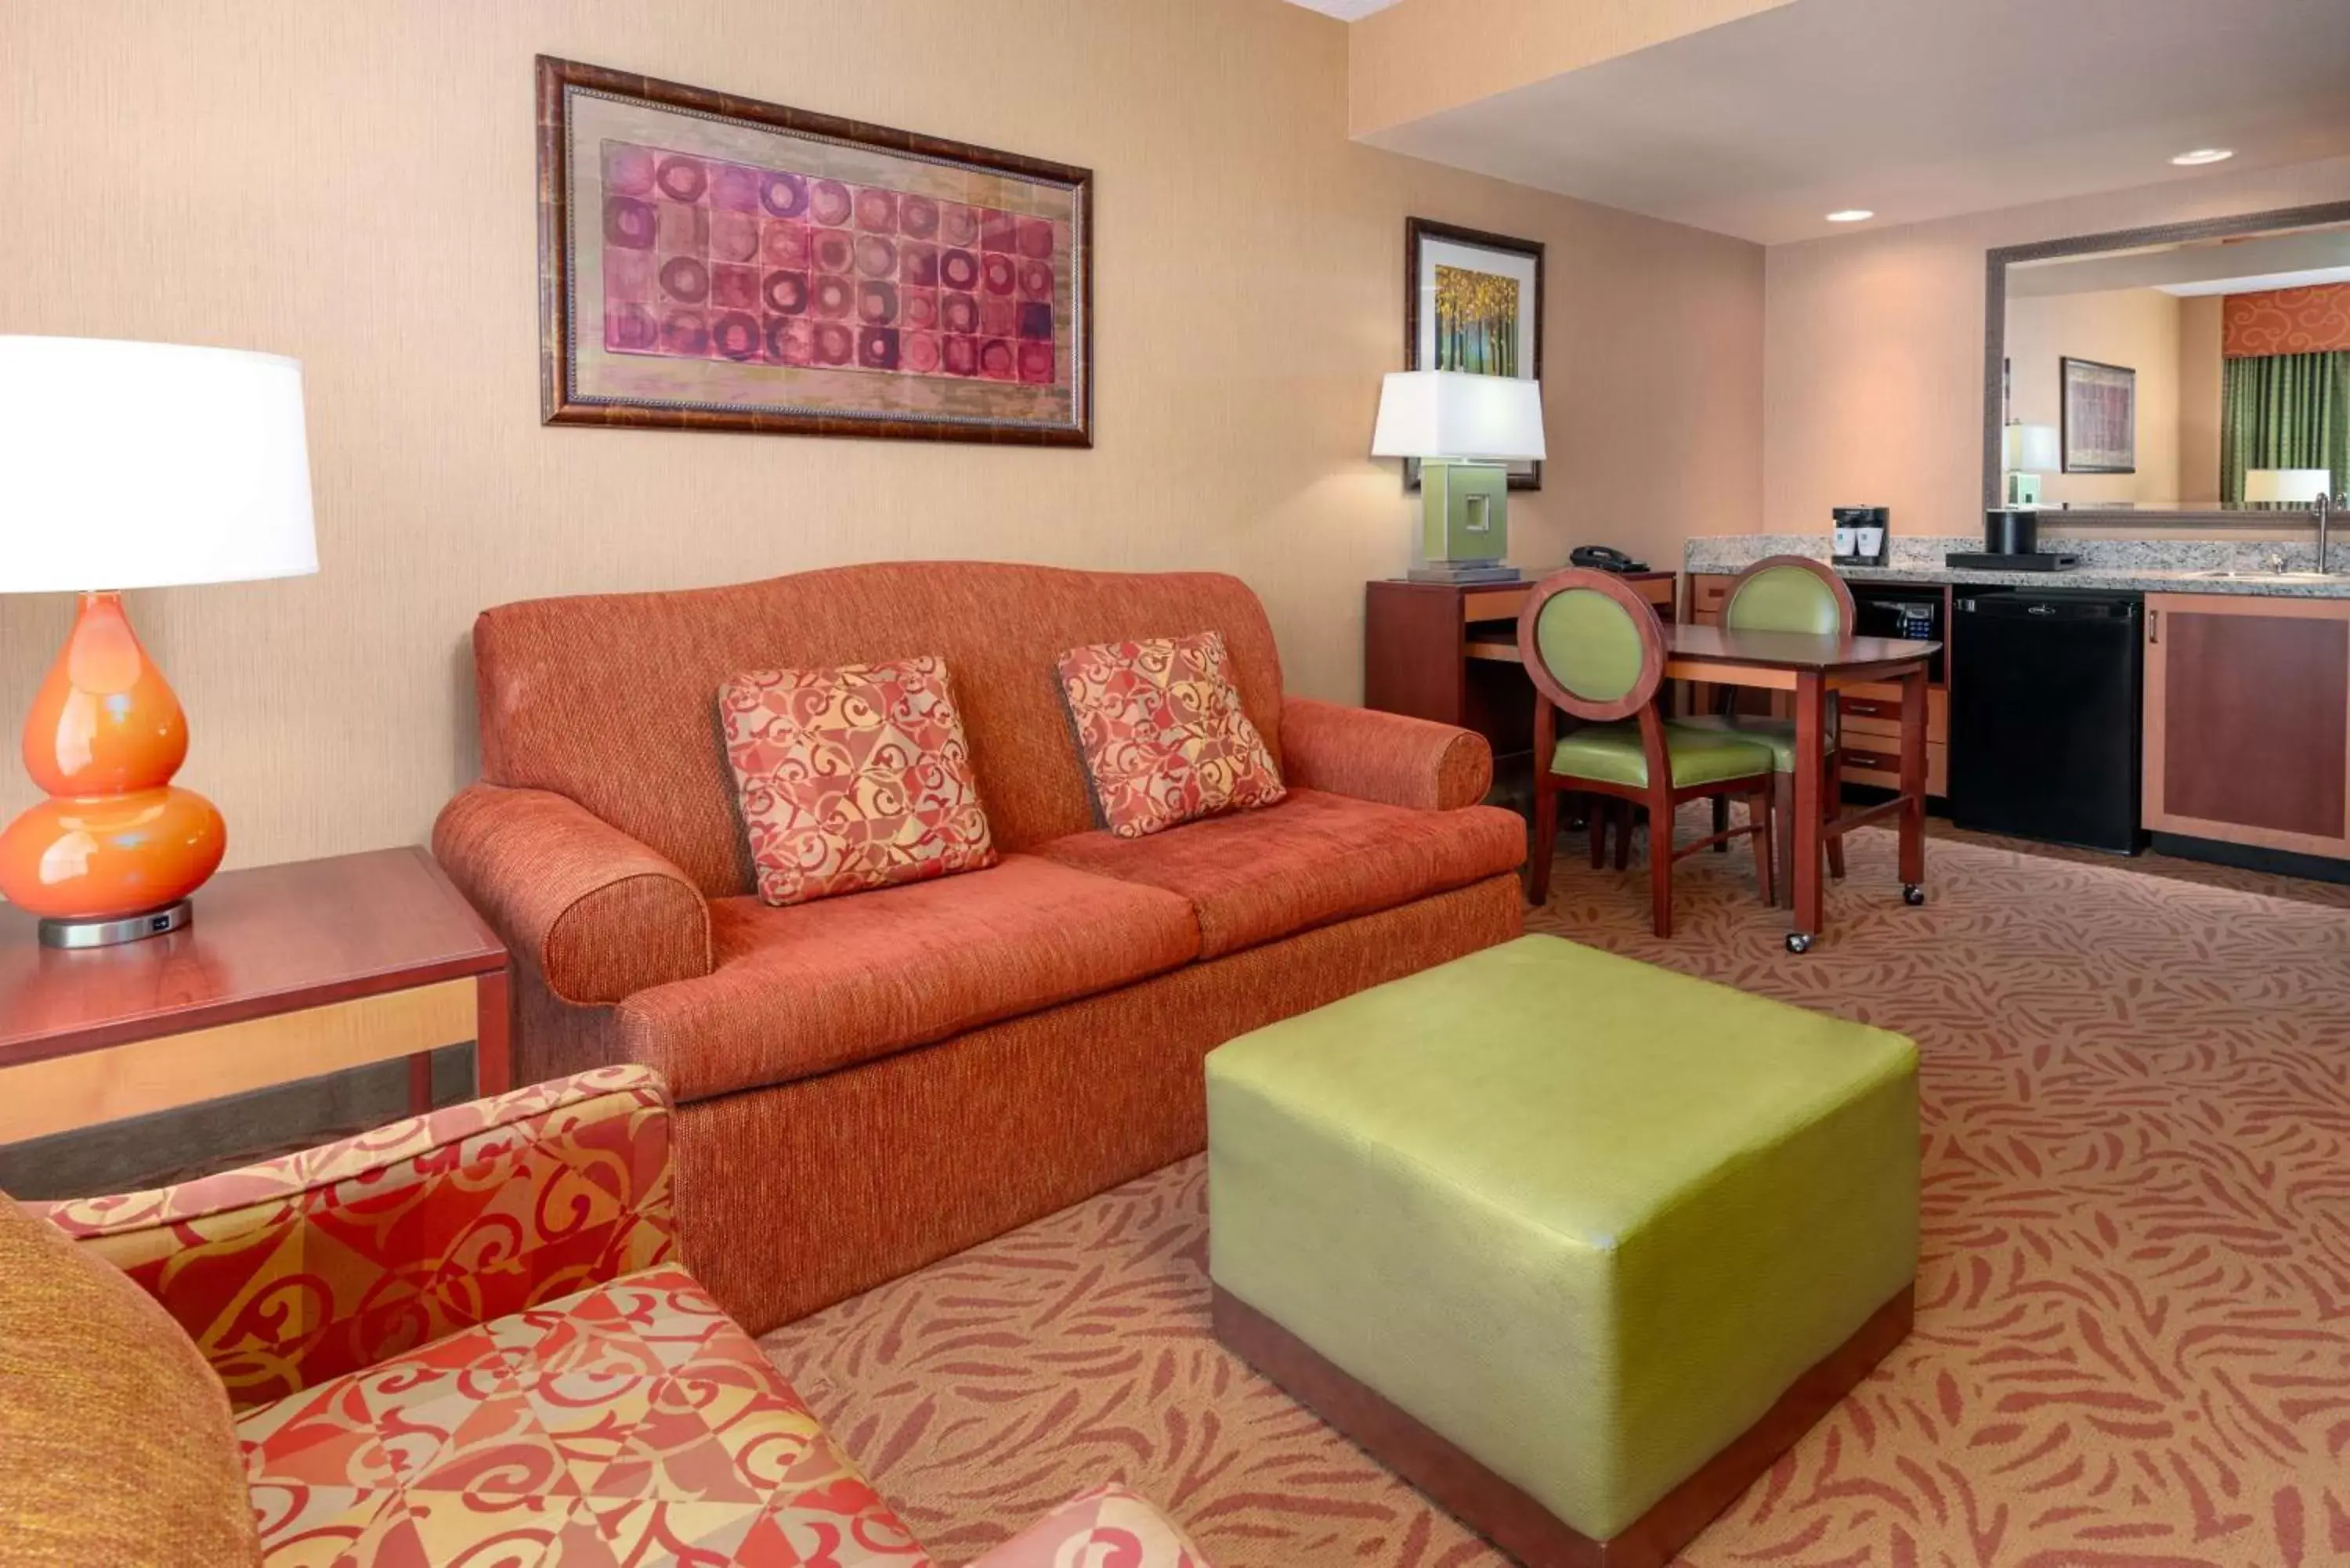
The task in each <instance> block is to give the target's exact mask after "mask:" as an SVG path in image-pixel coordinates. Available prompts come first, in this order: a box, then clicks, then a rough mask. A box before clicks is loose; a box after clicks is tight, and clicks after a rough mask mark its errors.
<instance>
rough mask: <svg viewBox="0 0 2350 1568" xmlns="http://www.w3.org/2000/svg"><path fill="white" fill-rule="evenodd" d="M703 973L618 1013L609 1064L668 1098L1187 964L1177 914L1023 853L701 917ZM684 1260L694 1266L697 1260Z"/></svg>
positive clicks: (861, 1057)
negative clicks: (635, 1067) (942, 873)
mask: <svg viewBox="0 0 2350 1568" xmlns="http://www.w3.org/2000/svg"><path fill="white" fill-rule="evenodd" d="M711 919H712V929H713V930H714V932H715V940H716V943H717V950H718V970H717V972H716V973H714V974H712V975H711V976H710V977H709V978H708V979H707V980H698V981H691V982H690V983H687V984H684V985H670V986H663V987H661V988H660V990H658V991H649V992H643V993H642V994H640V995H639V996H636V997H633V998H631V999H630V1000H629V1002H625V1003H623V1004H622V1006H621V1008H620V1032H621V1039H622V1042H623V1045H622V1049H623V1052H624V1053H625V1054H627V1055H628V1056H629V1059H631V1060H633V1061H639V1062H645V1063H650V1064H652V1065H653V1066H655V1067H657V1068H659V1069H660V1072H661V1074H662V1075H663V1076H664V1077H665V1078H667V1079H668V1081H669V1083H670V1085H671V1090H672V1092H674V1093H675V1095H676V1096H677V1097H678V1099H679V1100H681V1101H687V1100H699V1099H704V1098H707V1097H708V1096H712V1095H724V1094H732V1093H733V1092H734V1091H736V1090H738V1089H754V1088H763V1087H765V1086H766V1085H771V1084H780V1083H788V1082H790V1081H791V1080H792V1079H795V1078H804V1077H807V1076H809V1075H813V1074H816V1073H827V1072H830V1071H832V1070H833V1069H835V1068H838V1067H845V1066H847V1065H849V1064H852V1063H856V1062H862V1061H866V1060H868V1059H870V1058H872V1057H874V1056H879V1055H882V1054H887V1053H889V1052H891V1051H901V1050H904V1049H905V1048H907V1047H908V1046H911V1045H920V1044H927V1043H929V1042H931V1041H933V1040H940V1039H943V1038H945V1037H946V1036H948V1035H950V1034H954V1033H960V1032H962V1031H963V1030H966V1029H974V1028H978V1027H980V1026H981V1025H983V1024H986V1023H993V1021H995V1020H996V1019H999V1018H1010V1017H1014V1016H1015V1015H1017V1014H1019V1013H1023V1012H1035V1011H1037V1010H1038V1009H1040V1008H1045V1007H1052V1006H1055V1005H1057V1004H1058V1003H1061V1002H1068V1001H1070V1000H1072V999H1074V998H1076V997H1081V996H1090V995H1092V994H1094V993H1095V992H1103V991H1108V990H1111V989H1113V988H1115V987H1118V986H1121V985H1126V984H1129V983H1131V982H1133V981H1138V980H1141V979H1144V978H1146V977H1148V976H1149V975H1154V974H1159V973H1162V972H1164V971H1168V970H1170V969H1173V968H1175V967H1176V966H1178V965H1179V964H1183V963H1188V962H1189V961H1191V960H1192V959H1193V958H1195V957H1197V956H1198V954H1199V951H1200V930H1199V925H1198V922H1197V921H1195V920H1194V919H1192V915H1191V906H1190V905H1188V904H1186V903H1185V902H1184V901H1183V900H1182V899H1181V898H1178V897H1176V896H1175V895H1174V894H1171V893H1165V892H1161V891H1159V889H1157V888H1140V887H1130V886H1128V884H1126V883H1123V882H1117V881H1112V880H1111V879H1110V878H1108V877H1091V876H1087V875H1086V874H1085V873H1084V872H1082V871H1074V870H1071V869H1069V868H1068V867H1065V866H1059V865H1055V863H1053V862H1052V861H1050V860H1045V859H1041V858H1039V857H1035V856H1033V855H1008V856H1006V857H1004V858H1003V863H1002V864H1001V865H999V866H996V867H993V868H992V869H989V870H985V871H976V872H973V873H972V874H971V875H969V876H966V877H946V878H943V879H941V880H936V881H930V882H919V883H912V884H910V885H908V886H905V887H901V888H882V889H880V890H879V891H878V892H871V893H860V894H858V896H857V897H856V898H828V899H825V900H823V901H821V902H818V903H811V904H799V905H795V906H793V907H790V908H787V909H773V908H770V907H769V906H767V905H765V904H763V903H761V902H760V901H759V900H757V899H755V898H721V899H719V900H717V901H716V902H715V903H713V904H712V906H711ZM700 1261H701V1260H700V1259H699V1258H697V1259H696V1262H700Z"/></svg>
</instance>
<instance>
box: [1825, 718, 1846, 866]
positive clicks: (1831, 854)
mask: <svg viewBox="0 0 2350 1568" xmlns="http://www.w3.org/2000/svg"><path fill="white" fill-rule="evenodd" d="M1843 771H1844V769H1843V768H1842V767H1841V766H1839V765H1838V763H1837V761H1836V754H1835V752H1833V751H1831V752H1829V753H1828V754H1827V774H1828V776H1827V777H1825V778H1824V779H1822V780H1821V781H1820V799H1821V800H1823V801H1825V802H1826V803H1827V804H1826V805H1825V807H1824V808H1823V809H1824V811H1825V815H1826V817H1827V820H1828V821H1830V822H1834V821H1835V819H1836V818H1837V817H1839V816H1842V815H1844V809H1843V808H1844V786H1843V783H1842V781H1841V780H1839V779H1838V778H1837V776H1836V775H1837V774H1841V773H1842V772H1843ZM1828 875H1829V876H1831V877H1835V879H1836V880H1837V881H1839V882H1841V881H1843V880H1844V835H1843V834H1841V833H1839V834H1837V835H1835V836H1834V837H1832V838H1830V839H1829V840H1828Z"/></svg>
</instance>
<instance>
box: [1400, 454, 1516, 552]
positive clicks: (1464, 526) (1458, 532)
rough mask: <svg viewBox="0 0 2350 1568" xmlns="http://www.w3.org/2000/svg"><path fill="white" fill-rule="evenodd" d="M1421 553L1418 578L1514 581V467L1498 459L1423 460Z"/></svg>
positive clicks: (1421, 478) (1421, 469)
mask: <svg viewBox="0 0 2350 1568" xmlns="http://www.w3.org/2000/svg"><path fill="white" fill-rule="evenodd" d="M1419 497H1420V508H1421V524H1420V554H1421V555H1423V556H1426V557H1427V561H1426V563H1425V564H1424V565H1421V566H1414V567H1413V568H1412V569H1411V574H1410V576H1411V580H1412V581H1414V582H1416V583H1509V582H1515V581H1517V580H1518V569H1517V568H1516V567H1515V566H1504V565H1503V564H1502V557H1503V556H1506V555H1508V554H1509V553H1510V471H1509V468H1508V466H1507V465H1506V464H1503V463H1499V462H1464V461H1462V460H1460V459H1457V458H1437V457H1431V458H1429V459H1427V460H1426V461H1425V462H1422V463H1421V464H1420V465H1419Z"/></svg>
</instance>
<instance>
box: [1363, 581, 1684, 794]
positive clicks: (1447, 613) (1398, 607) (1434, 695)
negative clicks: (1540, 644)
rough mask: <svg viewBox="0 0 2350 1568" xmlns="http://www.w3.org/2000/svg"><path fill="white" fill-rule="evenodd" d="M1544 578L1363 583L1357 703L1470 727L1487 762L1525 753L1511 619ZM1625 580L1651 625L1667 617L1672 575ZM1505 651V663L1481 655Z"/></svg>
mask: <svg viewBox="0 0 2350 1568" xmlns="http://www.w3.org/2000/svg"><path fill="white" fill-rule="evenodd" d="M1542 576H1544V574H1543V573H1540V572H1529V573H1528V574H1527V575H1526V578H1525V580H1524V581H1523V582H1516V583H1480V584H1469V585H1461V584H1453V583H1415V582H1410V581H1408V580H1406V579H1403V578H1398V577H1387V578H1379V579H1375V580H1373V581H1371V582H1367V583H1366V584H1364V585H1363V706H1364V707H1366V708H1378V709H1382V710H1384V711H1388V712H1389V713H1409V714H1410V715H1411V716H1412V717H1413V718H1415V719H1433V720H1435V721H1436V722H1439V723H1440V724H1458V725H1460V726H1461V728H1462V729H1464V730H1474V731H1476V732H1478V733H1479V734H1481V735H1482V736H1484V737H1485V739H1486V740H1487V741H1488V742H1491V743H1492V747H1493V754H1494V755H1495V756H1496V757H1508V756H1513V755H1515V754H1517V753H1521V752H1524V751H1527V750H1529V749H1530V748H1531V747H1532V746H1533V745H1534V682H1532V681H1531V680H1527V679H1526V673H1525V671H1524V670H1521V669H1519V668H1517V666H1516V663H1515V659H1516V648H1517V636H1518V631H1517V620H1518V611H1520V610H1521V609H1523V608H1524V607H1525V602H1526V596H1527V595H1529V594H1531V593H1532V592H1533V591H1534V583H1535V582H1536V581H1537V580H1538V579H1539V578H1540V577H1542ZM1625 580H1626V581H1627V582H1628V583H1630V584H1631V585H1632V586H1633V589H1634V591H1635V592H1637V593H1638V594H1639V595H1640V597H1643V598H1645V599H1647V600H1648V602H1649V603H1650V604H1653V605H1655V606H1656V607H1657V614H1658V616H1659V618H1662V619H1664V620H1667V621H1670V620H1671V619H1672V618H1673V583H1674V574H1673V573H1671V572H1630V573H1627V574H1626V575H1625ZM1504 644H1506V645H1507V646H1508V648H1509V649H1510V650H1511V651H1510V655H1509V657H1508V659H1493V658H1492V657H1490V656H1489V655H1488V654H1486V653H1485V652H1484V651H1483V649H1485V648H1486V647H1488V646H1496V647H1497V646H1501V645H1504Z"/></svg>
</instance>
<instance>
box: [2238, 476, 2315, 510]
mask: <svg viewBox="0 0 2350 1568" xmlns="http://www.w3.org/2000/svg"><path fill="white" fill-rule="evenodd" d="M2333 489H2334V474H2333V472H2332V471H2330V470H2328V469H2323V468H2248V469H2246V470H2245V471H2244V499H2245V500H2247V501H2266V502H2269V503H2272V504H2282V505H2288V506H2306V505H2308V504H2311V503H2312V502H2314V501H2315V500H2316V499H2317V498H2318V497H2319V496H2321V495H2326V494H2330V493H2332V492H2333Z"/></svg>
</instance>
